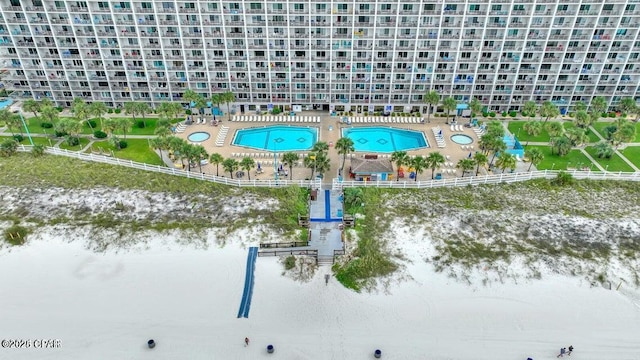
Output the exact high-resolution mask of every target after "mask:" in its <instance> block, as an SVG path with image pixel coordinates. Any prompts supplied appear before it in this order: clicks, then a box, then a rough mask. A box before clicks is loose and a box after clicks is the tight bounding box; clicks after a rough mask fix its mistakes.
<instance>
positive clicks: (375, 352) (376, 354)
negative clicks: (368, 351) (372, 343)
mask: <svg viewBox="0 0 640 360" xmlns="http://www.w3.org/2000/svg"><path fill="white" fill-rule="evenodd" d="M373 357H375V358H376V359H380V358H381V357H382V351H380V350H376V351H374V352H373Z"/></svg>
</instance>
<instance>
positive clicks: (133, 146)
mask: <svg viewBox="0 0 640 360" xmlns="http://www.w3.org/2000/svg"><path fill="white" fill-rule="evenodd" d="M127 144H129V145H128V146H127V148H126V149H122V150H116V149H115V147H113V145H111V144H110V143H109V141H108V140H103V141H96V142H94V143H93V145H91V146H92V148H93V151H100V149H102V151H103V152H105V153H108V154H110V153H111V151H113V154H114V155H115V156H116V157H117V158H119V159H125V160H133V161H137V162H142V163H147V164H151V165H164V164H163V162H162V160H160V156H158V154H156V152H155V151H153V149H151V148H150V147H149V143H148V142H147V139H127ZM89 151H91V150H89Z"/></svg>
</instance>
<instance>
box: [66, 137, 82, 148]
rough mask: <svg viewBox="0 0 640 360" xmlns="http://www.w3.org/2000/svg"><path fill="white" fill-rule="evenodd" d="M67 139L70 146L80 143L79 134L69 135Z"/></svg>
mask: <svg viewBox="0 0 640 360" xmlns="http://www.w3.org/2000/svg"><path fill="white" fill-rule="evenodd" d="M65 141H66V143H67V144H68V145H69V146H78V145H80V138H78V137H77V136H67V139H66V140H65Z"/></svg>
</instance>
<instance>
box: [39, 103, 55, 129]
mask: <svg viewBox="0 0 640 360" xmlns="http://www.w3.org/2000/svg"><path fill="white" fill-rule="evenodd" d="M40 114H41V115H42V117H43V118H44V119H45V120H46V121H47V122H48V123H50V124H51V125H55V123H56V122H57V121H58V117H59V112H58V109H56V108H54V107H53V106H51V105H44V106H42V108H40Z"/></svg>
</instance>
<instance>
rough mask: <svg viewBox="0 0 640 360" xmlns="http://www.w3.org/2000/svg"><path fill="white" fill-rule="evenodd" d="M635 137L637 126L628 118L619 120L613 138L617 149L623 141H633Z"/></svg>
mask: <svg viewBox="0 0 640 360" xmlns="http://www.w3.org/2000/svg"><path fill="white" fill-rule="evenodd" d="M635 137H636V126H635V125H634V124H633V123H631V122H630V121H628V120H625V119H621V120H620V121H618V125H617V129H616V131H615V132H614V133H613V135H612V137H611V140H612V142H613V144H614V145H615V146H616V149H617V148H618V146H620V145H621V144H622V143H626V142H631V141H632V140H633V139H635Z"/></svg>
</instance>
